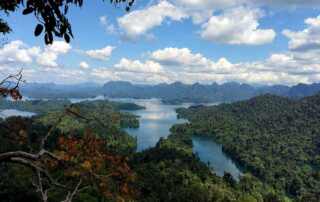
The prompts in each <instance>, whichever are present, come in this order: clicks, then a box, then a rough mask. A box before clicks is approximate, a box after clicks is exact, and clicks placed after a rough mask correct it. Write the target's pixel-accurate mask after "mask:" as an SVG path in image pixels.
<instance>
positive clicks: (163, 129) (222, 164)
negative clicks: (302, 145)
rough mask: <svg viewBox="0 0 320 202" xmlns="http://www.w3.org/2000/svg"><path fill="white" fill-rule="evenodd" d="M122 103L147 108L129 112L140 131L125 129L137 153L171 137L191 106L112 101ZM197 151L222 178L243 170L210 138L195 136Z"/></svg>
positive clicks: (15, 113) (6, 112)
mask: <svg viewBox="0 0 320 202" xmlns="http://www.w3.org/2000/svg"><path fill="white" fill-rule="evenodd" d="M103 99H105V98H104V97H103V96H99V97H97V98H90V99H71V102H73V103H76V102H81V101H85V100H103ZM110 100H113V101H120V102H132V103H136V104H138V105H141V106H144V107H145V108H146V109H143V110H137V111H130V112H131V113H134V114H135V115H137V116H139V120H140V127H139V128H137V129H126V131H127V132H128V133H129V134H130V135H132V136H134V137H137V143H138V145H137V147H138V148H137V150H138V151H142V150H145V149H147V148H150V147H154V146H155V145H156V144H157V142H158V141H159V139H160V138H161V137H164V138H165V137H167V136H168V135H169V134H170V128H171V127H172V126H173V125H174V124H178V123H184V122H186V120H184V119H177V114H176V112H175V109H176V108H178V107H188V106H190V105H191V104H183V105H165V104H162V103H161V101H160V100H158V99H129V98H128V99H110ZM34 115H35V113H31V112H26V111H19V110H11V109H10V110H3V111H0V117H1V118H7V117H10V116H24V117H30V116H34ZM192 141H193V145H194V148H193V149H194V152H195V153H197V155H198V156H199V158H200V160H201V161H203V162H205V163H209V165H210V167H211V168H212V170H213V171H214V172H215V173H216V174H217V175H219V176H223V174H224V172H228V173H230V174H231V175H232V176H233V177H234V178H235V179H238V178H239V175H241V172H240V170H239V169H238V168H237V166H236V165H235V164H234V162H233V161H232V160H231V159H230V158H229V157H228V156H226V155H225V154H224V153H223V151H222V147H221V145H219V144H217V143H216V142H215V141H214V140H213V139H210V138H207V137H193V138H192Z"/></svg>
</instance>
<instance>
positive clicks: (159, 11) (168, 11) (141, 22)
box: [118, 1, 187, 39]
mask: <svg viewBox="0 0 320 202" xmlns="http://www.w3.org/2000/svg"><path fill="white" fill-rule="evenodd" d="M186 17H187V15H186V14H185V13H184V12H183V11H182V10H180V9H179V8H177V7H175V6H174V5H173V4H171V3H169V2H168V1H160V2H159V3H158V4H155V5H152V6H150V7H148V8H144V9H142V10H134V11H132V12H130V13H128V14H126V15H124V16H123V17H120V18H118V24H119V27H120V28H121V30H123V31H124V34H125V36H126V37H127V38H129V39H136V38H138V37H140V36H143V35H146V34H147V33H148V31H149V30H151V29H153V28H154V27H157V26H160V25H161V24H162V23H163V22H164V21H165V20H166V19H170V20H172V21H181V20H182V19H184V18H186Z"/></svg>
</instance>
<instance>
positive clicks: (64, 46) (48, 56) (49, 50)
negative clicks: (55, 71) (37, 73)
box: [37, 41, 71, 67]
mask: <svg viewBox="0 0 320 202" xmlns="http://www.w3.org/2000/svg"><path fill="white" fill-rule="evenodd" d="M70 50H71V45H70V44H68V43H66V42H64V41H54V42H53V43H52V44H51V45H48V46H46V47H45V48H44V51H43V52H42V53H40V54H39V56H38V58H37V63H38V64H39V65H42V66H46V67H57V66H58V64H57V59H58V56H59V55H61V54H66V53H68V52H69V51H70Z"/></svg>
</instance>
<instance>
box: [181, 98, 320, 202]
mask: <svg viewBox="0 0 320 202" xmlns="http://www.w3.org/2000/svg"><path fill="white" fill-rule="evenodd" d="M319 104H320V95H319V94H318V95H315V96H312V97H307V98H304V99H301V100H298V101H293V100H289V99H287V98H282V97H278V96H272V95H265V96H259V97H255V98H252V99H250V100H248V101H243V102H237V103H233V104H221V105H219V106H212V107H198V108H189V109H179V110H178V112H179V115H180V117H184V118H188V119H189V120H190V121H191V124H186V126H185V127H184V130H186V131H188V133H189V134H194V135H208V136H212V137H214V138H215V139H216V140H217V141H218V142H220V143H222V144H223V149H224V151H225V152H227V153H228V154H230V155H231V156H232V158H233V159H235V160H236V161H238V163H240V165H241V166H242V167H243V168H244V169H245V170H246V171H250V172H251V173H252V174H253V175H255V176H257V177H258V178H259V179H261V180H262V181H263V182H264V183H267V184H268V185H270V186H272V187H274V188H275V189H276V190H278V191H282V192H285V193H286V194H287V195H288V196H290V197H292V198H294V199H295V200H297V201H310V202H312V201H318V199H319V198H320V193H319V190H320V181H319V176H320V175H319V173H320V164H319V155H320V150H319V145H320V142H319V133H320V131H319V124H320V122H319V120H320V119H319V117H320V107H319V106H320V105H319Z"/></svg>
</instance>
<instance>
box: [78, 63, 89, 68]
mask: <svg viewBox="0 0 320 202" xmlns="http://www.w3.org/2000/svg"><path fill="white" fill-rule="evenodd" d="M79 66H80V68H82V69H89V68H90V66H89V64H88V63H86V62H85V61H82V62H80V64H79Z"/></svg>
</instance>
